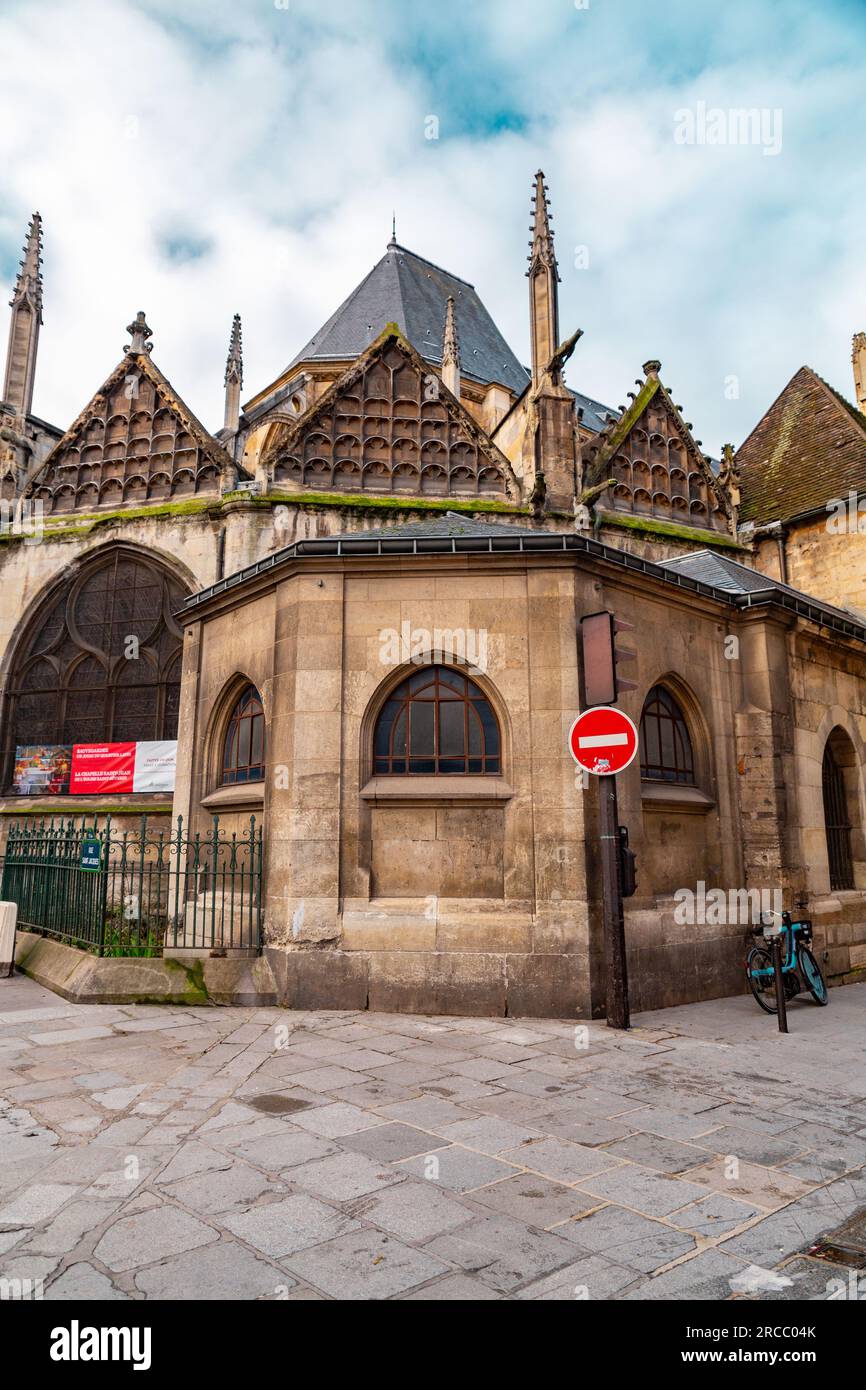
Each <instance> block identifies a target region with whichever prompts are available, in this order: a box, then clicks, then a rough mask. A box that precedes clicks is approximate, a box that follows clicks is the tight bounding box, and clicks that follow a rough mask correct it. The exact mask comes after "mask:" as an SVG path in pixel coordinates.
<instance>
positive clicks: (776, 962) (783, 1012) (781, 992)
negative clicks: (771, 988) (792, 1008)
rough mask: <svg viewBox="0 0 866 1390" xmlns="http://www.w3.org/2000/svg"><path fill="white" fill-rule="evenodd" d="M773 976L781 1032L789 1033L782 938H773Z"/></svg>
mask: <svg viewBox="0 0 866 1390" xmlns="http://www.w3.org/2000/svg"><path fill="white" fill-rule="evenodd" d="M772 945H773V974H774V976H775V978H776V1011H777V1013H778V1016H779V1032H780V1033H787V1031H788V1011H787V1005H786V1003H785V977H784V975H783V974H782V938H781V936H774V937H773V943H772Z"/></svg>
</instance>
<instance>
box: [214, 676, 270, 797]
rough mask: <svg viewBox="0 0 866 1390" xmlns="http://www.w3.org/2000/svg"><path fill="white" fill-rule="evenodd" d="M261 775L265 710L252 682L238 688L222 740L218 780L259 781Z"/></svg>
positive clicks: (231, 782)
mask: <svg viewBox="0 0 866 1390" xmlns="http://www.w3.org/2000/svg"><path fill="white" fill-rule="evenodd" d="M264 775H265V712H264V710H263V709H262V701H261V697H260V696H259V692H258V691H257V690H256V688H255V686H254V685H248V686H246V687H245V689H244V690H242V691H241V693H240V696H239V697H238V699H237V700H236V702H235V706H234V709H233V710H232V712H231V717H230V718H229V722H228V727H227V729H226V736H225V740H224V742H223V761H222V776H221V779H220V780H221V782H222V785H223V786H234V785H236V784H237V783H238V782H260V781H261V780H262V778H263V777H264Z"/></svg>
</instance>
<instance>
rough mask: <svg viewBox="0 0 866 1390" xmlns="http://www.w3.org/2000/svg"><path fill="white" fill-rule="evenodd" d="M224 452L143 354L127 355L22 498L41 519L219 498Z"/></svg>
mask: <svg viewBox="0 0 866 1390" xmlns="http://www.w3.org/2000/svg"><path fill="white" fill-rule="evenodd" d="M231 469H232V464H231V461H230V459H229V457H228V455H227V454H226V453H225V450H224V449H222V448H221V446H220V445H219V444H218V443H217V442H216V440H214V439H213V438H212V437H211V436H210V435H209V434H208V432H207V430H205V428H204V426H203V425H201V424H200V423H199V421H198V420H197V419H196V418H195V416H194V415H193V414H192V412H191V411H190V410H189V409H188V408H187V406H185V405H184V403H183V401H182V400H181V399H180V397H179V396H177V395H176V394H175V392H174V391H173V390H172V388H171V385H170V384H169V382H168V381H167V380H166V378H165V377H164V376H163V375H162V373H161V372H160V371H159V369H158V368H157V367H155V366H154V364H153V363H152V362H151V360H150V358H149V357H148V356H147V355H146V354H145V353H136V354H130V355H129V356H128V357H127V358H125V360H124V361H123V362H121V363H120V364H119V366H118V367H117V368H116V369H115V371H114V372H112V374H111V376H110V377H109V378H108V380H107V381H106V382H105V384H104V385H103V386H102V387H101V389H100V390H99V391H98V392H97V394H96V395H95V396H94V397H93V399H92V400H91V401H90V403H89V404H88V405H87V406H86V407H85V409H84V410H83V411H82V412H81V414H80V415H79V416H78V419H77V420H75V422H74V423H73V424H72V425H71V427H70V428H69V429H68V430H67V431H66V433H65V434H64V435H63V438H62V439H60V440H59V441H58V443H57V444H56V446H55V447H54V449H52V451H51V453H50V454H49V455H48V457H47V459H46V460H45V462H44V463H43V464H42V466H41V467H40V468H39V469H38V470H37V472H36V473H35V474H34V476H33V477H32V478H31V480H30V482H29V484H28V486H27V488H26V490H25V494H24V495H25V496H26V497H32V498H34V499H37V500H40V501H41V502H42V504H43V508H44V511H45V514H46V515H52V514H55V513H58V512H74V511H80V512H81V511H83V512H89V511H93V510H94V508H98V507H122V506H125V505H131V504H136V503H147V502H155V501H164V500H167V499H180V498H185V497H194V496H197V495H198V494H199V493H205V494H207V493H213V494H215V495H219V492H220V484H221V477H222V476H226V477H228V476H229V475H230V474H231Z"/></svg>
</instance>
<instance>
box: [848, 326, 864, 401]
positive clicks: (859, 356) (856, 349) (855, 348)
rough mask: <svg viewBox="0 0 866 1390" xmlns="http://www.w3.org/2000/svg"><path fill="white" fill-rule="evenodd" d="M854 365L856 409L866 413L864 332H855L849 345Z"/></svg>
mask: <svg viewBox="0 0 866 1390" xmlns="http://www.w3.org/2000/svg"><path fill="white" fill-rule="evenodd" d="M851 361H852V363H853V365H854V396H855V399H856V401H857V409H858V410H861V411H862V412H863V414H864V415H866V333H855V334H854V340H853V343H852V347H851Z"/></svg>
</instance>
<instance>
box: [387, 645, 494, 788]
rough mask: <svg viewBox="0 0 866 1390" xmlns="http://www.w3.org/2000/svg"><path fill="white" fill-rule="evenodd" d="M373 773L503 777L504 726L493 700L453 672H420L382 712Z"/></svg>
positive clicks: (429, 669) (445, 669) (435, 669)
mask: <svg viewBox="0 0 866 1390" xmlns="http://www.w3.org/2000/svg"><path fill="white" fill-rule="evenodd" d="M373 771H374V773H375V774H376V775H377V776H382V775H383V774H393V773H409V774H416V775H420V774H427V775H428V776H429V775H430V774H433V775H436V776H441V775H445V774H448V773H471V774H475V773H485V772H487V773H490V772H500V771H501V754H500V740H499V725H498V724H497V722H496V715H495V714H494V713H493V710H492V709H491V707H490V704H489V702H488V700H487V699H486V697H485V696H484V695H483V694H482V693H481V691H480V690H479V688H478V686H477V685H475V684H474V682H473V681H471V680H469V679H468V677H467V676H463V675H461V674H460V672H459V671H452V670H451V669H450V667H447V666H425V667H424V668H423V670H420V671H416V672H415V674H414V675H411V676H410V677H409V678H408V680H405V681H403V683H402V685H399V686H398V687H397V689H396V690H394V691H393V692H392V693H391V695H390V696H389V698H388V699H387V700H386V701H385V704H384V705H383V707H382V710H381V712H380V714H379V718H378V720H377V721H376V732H375V737H374V742H373Z"/></svg>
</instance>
